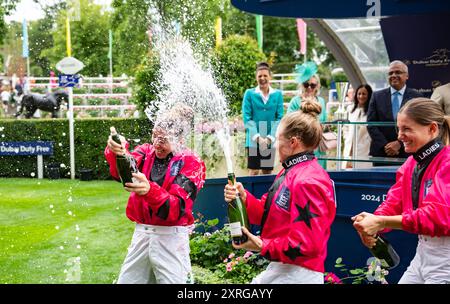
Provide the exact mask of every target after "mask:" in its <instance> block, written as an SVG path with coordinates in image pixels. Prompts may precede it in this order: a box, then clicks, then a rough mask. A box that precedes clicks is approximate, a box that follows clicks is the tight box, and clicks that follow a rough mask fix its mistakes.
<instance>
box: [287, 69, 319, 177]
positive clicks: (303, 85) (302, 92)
mask: <svg viewBox="0 0 450 304" xmlns="http://www.w3.org/2000/svg"><path fill="white" fill-rule="evenodd" d="M295 73H297V74H298V76H297V79H296V80H297V83H298V92H299V94H298V95H297V96H294V97H293V98H292V99H291V101H290V102H289V106H288V109H287V113H290V112H293V111H298V110H300V109H301V104H302V101H305V100H311V101H315V102H317V103H319V104H320V106H321V107H322V112H320V115H319V121H320V123H323V122H325V121H327V112H326V103H325V99H323V98H322V97H320V96H319V92H320V78H319V75H317V65H316V64H315V63H314V62H312V61H308V62H305V63H303V64H301V65H296V67H295ZM314 154H315V155H316V156H321V155H325V154H326V153H325V152H320V151H319V150H318V149H317V150H316V151H315V152H314ZM319 164H320V165H321V166H322V167H323V168H324V169H326V166H327V162H326V160H319Z"/></svg>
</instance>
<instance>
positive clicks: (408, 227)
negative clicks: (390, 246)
mask: <svg viewBox="0 0 450 304" xmlns="http://www.w3.org/2000/svg"><path fill="white" fill-rule="evenodd" d="M397 126H398V139H399V140H400V141H401V142H402V143H403V144H404V146H405V151H406V152H408V153H412V155H411V156H410V157H409V158H408V159H407V160H406V162H405V163H404V164H403V165H402V166H401V167H400V168H399V169H398V171H397V176H396V182H395V184H394V185H393V186H392V187H391V189H390V190H389V192H388V194H387V198H386V200H385V201H384V202H383V203H382V204H381V205H380V206H379V207H378V208H377V209H376V210H375V212H374V214H370V213H367V212H363V213H360V214H358V215H356V216H354V217H353V218H352V219H353V220H354V223H353V225H354V227H355V228H356V229H357V231H358V233H359V234H360V237H361V240H362V242H363V243H364V245H366V246H367V247H369V248H371V247H372V246H373V245H374V242H375V239H374V237H373V236H374V235H376V234H377V233H380V232H381V233H382V232H387V231H389V230H391V229H402V230H404V231H407V232H410V233H416V234H418V235H419V241H418V245H417V249H416V255H415V256H414V258H413V260H412V261H411V264H410V265H409V267H408V269H407V270H406V272H405V273H404V274H403V276H402V278H401V279H400V281H399V284H422V283H435V284H436V283H447V284H448V283H450V190H449V189H450V147H447V145H448V144H449V134H450V128H449V126H450V117H447V116H444V112H443V111H442V109H441V108H440V106H439V105H438V104H437V103H435V102H433V101H432V100H430V99H426V98H415V99H413V100H411V101H409V102H408V103H407V104H406V105H404V106H403V107H402V108H401V109H400V111H399V113H398V115H397Z"/></svg>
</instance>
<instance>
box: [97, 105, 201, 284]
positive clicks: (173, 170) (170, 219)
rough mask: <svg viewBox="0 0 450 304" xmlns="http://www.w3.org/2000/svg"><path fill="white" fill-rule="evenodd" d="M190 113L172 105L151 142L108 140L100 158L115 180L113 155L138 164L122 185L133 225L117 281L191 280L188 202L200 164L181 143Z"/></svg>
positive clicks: (194, 190) (198, 181) (191, 200)
mask: <svg viewBox="0 0 450 304" xmlns="http://www.w3.org/2000/svg"><path fill="white" fill-rule="evenodd" d="M190 118H193V112H192V109H190V108H187V107H186V106H182V105H180V104H178V105H176V106H174V107H173V108H172V110H170V111H169V112H168V113H166V114H164V115H162V116H160V117H159V118H158V119H157V121H156V123H155V126H154V128H153V133H152V144H148V143H145V144H143V145H140V146H137V147H136V148H135V149H134V150H133V151H132V152H128V143H126V142H125V139H122V146H121V145H119V144H117V143H116V142H114V141H113V140H112V139H111V137H109V139H108V146H107V147H106V149H105V157H106V160H107V161H108V163H109V166H110V173H111V175H112V176H113V177H114V178H115V179H118V174H117V169H116V165H115V160H116V155H117V154H123V153H124V152H125V153H127V154H131V155H132V156H133V157H134V158H135V160H136V162H137V166H138V168H139V173H133V177H134V178H135V180H134V181H133V183H127V184H125V186H126V187H125V190H127V191H129V192H131V194H130V197H129V199H128V205H127V208H126V214H127V217H128V218H129V219H130V220H131V221H133V222H135V223H136V228H135V230H134V234H133V238H132V241H131V245H130V246H129V248H128V254H127V256H126V258H125V261H124V262H123V265H122V268H121V271H120V274H119V278H118V281H117V283H119V284H127V283H141V284H142V283H178V284H181V283H188V282H191V281H192V275H191V262H190V258H189V252H190V249H189V230H191V229H192V226H193V223H194V218H193V216H192V207H193V204H194V201H195V198H196V196H197V193H198V192H199V191H200V189H201V188H202V187H203V184H204V181H205V165H204V163H203V161H202V160H200V158H199V157H198V156H196V155H195V154H194V153H193V152H191V151H190V150H188V149H186V148H184V145H183V140H184V139H185V138H186V134H185V133H186V130H189V129H190V123H189V119H190ZM177 144H178V146H177ZM124 146H125V147H124Z"/></svg>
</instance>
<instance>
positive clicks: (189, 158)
mask: <svg viewBox="0 0 450 304" xmlns="http://www.w3.org/2000/svg"><path fill="white" fill-rule="evenodd" d="M126 146H127V148H128V144H127V145H126ZM130 154H131V155H132V156H133V157H134V158H135V159H136V163H137V166H138V168H139V171H140V172H142V173H143V174H145V175H146V176H147V180H148V181H149V183H150V191H149V192H148V193H147V194H146V195H144V196H140V195H138V194H136V193H134V192H132V193H131V194H130V197H129V199H128V205H127V209H126V213H127V217H128V218H129V219H130V220H132V221H133V222H136V223H139V224H147V225H159V226H186V225H191V224H193V223H194V217H193V215H192V208H193V204H194V201H195V198H196V197H197V194H198V192H199V191H200V189H201V188H202V187H203V184H204V182H205V176H206V174H205V172H206V168H205V164H204V163H203V161H202V160H201V159H200V158H199V157H198V156H196V155H195V154H194V153H192V152H191V151H189V150H184V151H182V152H181V153H178V154H176V155H174V156H173V157H172V158H171V159H170V161H169V164H168V168H167V171H166V175H165V179H164V182H163V184H162V186H160V185H158V184H157V183H156V182H153V181H151V180H150V173H151V170H152V166H153V163H154V160H155V157H156V155H155V149H154V147H153V146H152V145H151V144H143V145H141V146H137V147H136V148H135V149H134V150H133V152H131V153H130ZM105 158H106V160H107V161H108V163H109V167H110V173H111V176H112V177H113V178H115V179H117V180H118V179H119V175H118V173H117V168H116V156H115V154H114V153H112V152H111V151H110V150H109V149H108V148H106V149H105Z"/></svg>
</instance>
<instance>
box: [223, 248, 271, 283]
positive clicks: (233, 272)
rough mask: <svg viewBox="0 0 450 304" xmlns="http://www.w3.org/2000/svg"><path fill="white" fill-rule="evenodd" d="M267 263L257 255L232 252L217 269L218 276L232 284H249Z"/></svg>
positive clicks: (248, 252) (241, 251) (239, 251)
mask: <svg viewBox="0 0 450 304" xmlns="http://www.w3.org/2000/svg"><path fill="white" fill-rule="evenodd" d="M268 264H269V261H268V260H266V259H265V258H263V257H262V256H261V255H260V254H259V253H253V252H251V251H247V252H245V251H244V250H238V251H237V252H236V253H234V252H232V253H230V254H229V255H228V257H227V258H226V259H224V260H223V263H222V264H221V266H220V267H219V269H218V273H219V276H220V277H221V278H223V279H227V280H231V281H232V282H233V283H243V284H245V283H250V282H251V281H252V280H253V279H254V278H255V277H256V276H257V275H258V274H260V273H261V272H262V271H263V270H264V269H266V267H267V265H268Z"/></svg>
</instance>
